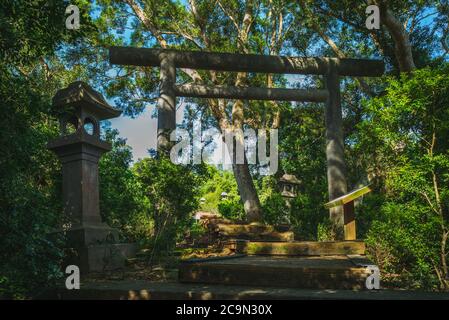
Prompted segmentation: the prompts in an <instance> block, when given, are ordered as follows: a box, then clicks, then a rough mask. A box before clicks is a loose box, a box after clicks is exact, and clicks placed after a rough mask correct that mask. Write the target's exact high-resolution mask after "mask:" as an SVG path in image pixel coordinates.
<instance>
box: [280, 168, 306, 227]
mask: <svg viewBox="0 0 449 320" xmlns="http://www.w3.org/2000/svg"><path fill="white" fill-rule="evenodd" d="M300 184H301V181H300V180H298V178H296V176H295V175H292V174H287V173H286V174H284V175H283V176H282V177H281V179H280V180H279V189H280V191H281V195H282V197H283V198H284V199H285V204H286V206H287V208H288V211H285V212H282V213H280V214H281V217H280V224H279V227H280V228H282V230H283V231H286V230H289V229H290V225H291V221H290V215H291V203H290V202H291V200H292V199H293V198H295V197H296V196H297V195H298V186H299V185H300Z"/></svg>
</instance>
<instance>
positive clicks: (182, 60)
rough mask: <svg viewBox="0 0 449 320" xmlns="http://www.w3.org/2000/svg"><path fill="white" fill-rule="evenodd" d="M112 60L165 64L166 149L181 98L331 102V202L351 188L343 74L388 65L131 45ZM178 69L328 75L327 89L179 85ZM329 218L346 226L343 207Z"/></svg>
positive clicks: (364, 73)
mask: <svg viewBox="0 0 449 320" xmlns="http://www.w3.org/2000/svg"><path fill="white" fill-rule="evenodd" d="M109 61H110V63H112V64H118V65H133V66H149V67H158V66H159V67H160V79H161V84H160V96H159V99H158V103H157V108H158V148H162V149H164V148H167V147H168V146H169V144H170V132H171V131H172V130H174V129H175V128H176V97H177V96H180V97H199V98H223V99H245V100H278V101H299V102H324V103H326V111H325V121H326V159H327V181H328V191H329V200H330V201H331V200H334V199H336V198H338V197H340V196H342V195H344V194H345V193H346V192H347V183H346V166H345V160H344V141H343V129H342V111H341V98H340V77H341V76H354V77H378V76H381V75H382V74H383V73H384V69H385V66H384V63H383V62H382V61H380V60H366V59H338V58H303V57H285V56H268V55H256V54H232V53H214V52H201V51H179V50H169V49H150V48H132V47H111V48H110V49H109ZM176 68H187V69H203V70H216V71H231V72H260V73H281V74H314V75H323V76H324V77H325V84H326V89H324V90H323V89H309V90H304V89H282V88H258V87H232V86H206V85H196V84H186V85H177V84H176ZM330 218H331V219H332V220H333V221H334V222H335V223H336V224H337V225H339V226H342V224H343V210H342V208H341V207H334V208H331V209H330Z"/></svg>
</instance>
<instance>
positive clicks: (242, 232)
mask: <svg viewBox="0 0 449 320" xmlns="http://www.w3.org/2000/svg"><path fill="white" fill-rule="evenodd" d="M215 232H216V234H217V236H218V238H220V239H222V240H230V239H245V240H251V241H294V233H293V232H292V231H285V232H278V231H276V230H275V228H274V227H273V226H269V225H264V224H258V223H251V224H222V223H219V224H217V225H216V226H215Z"/></svg>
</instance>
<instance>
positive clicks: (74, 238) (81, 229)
mask: <svg viewBox="0 0 449 320" xmlns="http://www.w3.org/2000/svg"><path fill="white" fill-rule="evenodd" d="M56 232H60V233H62V234H64V236H65V238H66V240H67V244H68V246H70V247H83V246H86V245H87V246H90V245H98V244H104V243H117V242H118V240H119V239H118V238H119V236H118V230H117V229H114V228H111V227H109V226H108V225H107V224H105V223H98V224H83V225H79V226H73V227H71V228H69V229H68V230H57V231H56Z"/></svg>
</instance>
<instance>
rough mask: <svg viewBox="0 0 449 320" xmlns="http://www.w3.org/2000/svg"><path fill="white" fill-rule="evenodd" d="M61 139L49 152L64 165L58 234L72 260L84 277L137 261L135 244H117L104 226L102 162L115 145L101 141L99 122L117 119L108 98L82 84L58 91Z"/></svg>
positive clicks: (56, 102)
mask: <svg viewBox="0 0 449 320" xmlns="http://www.w3.org/2000/svg"><path fill="white" fill-rule="evenodd" d="M53 110H54V112H55V114H56V115H57V116H58V118H59V122H60V133H61V135H60V137H58V138H57V139H55V140H53V141H50V142H49V143H48V145H47V148H48V149H50V150H52V151H53V152H54V153H56V155H57V156H58V157H59V159H60V161H61V164H62V191H63V192H62V194H63V195H62V196H63V206H64V216H65V218H66V222H65V223H64V225H63V226H62V228H61V230H59V232H63V233H64V234H65V235H66V239H67V245H68V246H69V247H70V248H71V249H73V250H71V251H72V252H75V254H74V255H73V256H71V257H69V260H71V262H72V263H73V264H77V265H78V266H79V268H80V270H81V272H89V271H100V270H105V269H108V268H116V267H118V266H121V265H122V264H123V263H124V259H125V258H126V257H127V256H129V255H132V254H133V252H134V250H135V248H134V245H130V244H118V243H117V241H118V231H117V230H116V229H113V228H111V227H109V226H108V225H107V224H106V223H104V222H102V219H101V216H100V205H99V203H100V202H99V180H98V161H99V159H100V157H101V155H102V154H104V153H105V152H108V151H109V150H111V145H110V144H109V143H108V142H106V141H103V140H101V139H100V121H101V120H106V119H110V118H115V117H118V116H119V115H120V114H121V111H119V110H117V109H114V108H112V107H111V106H110V105H109V104H108V103H107V102H106V101H105V100H104V98H103V97H102V96H101V95H100V94H99V93H98V92H96V91H94V90H93V89H92V88H91V87H89V86H88V85H87V84H85V83H83V82H79V81H78V82H74V83H72V84H70V85H69V86H68V87H67V88H65V89H62V90H59V91H58V92H57V93H56V95H55V96H54V98H53Z"/></svg>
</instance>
